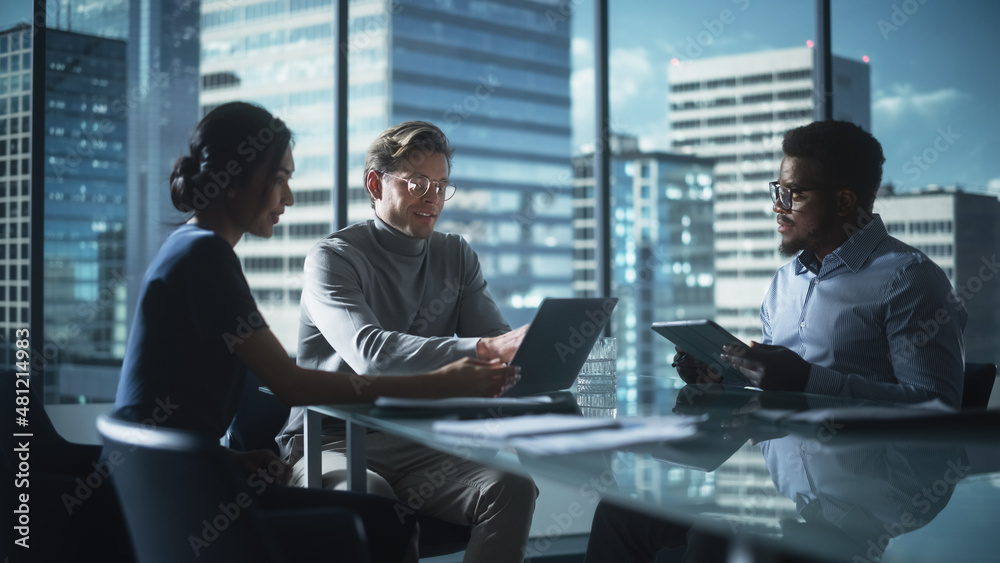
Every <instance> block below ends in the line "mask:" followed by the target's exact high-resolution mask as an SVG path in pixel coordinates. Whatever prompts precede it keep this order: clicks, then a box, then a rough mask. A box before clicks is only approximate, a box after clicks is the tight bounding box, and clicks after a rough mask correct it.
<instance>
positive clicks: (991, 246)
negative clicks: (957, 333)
mask: <svg viewBox="0 0 1000 563" xmlns="http://www.w3.org/2000/svg"><path fill="white" fill-rule="evenodd" d="M875 212H876V213H879V214H880V215H881V217H882V220H883V221H884V222H885V225H886V228H887V229H888V230H889V234H891V235H893V236H895V237H896V238H898V239H900V240H902V241H903V242H905V243H907V244H910V245H912V246H914V247H916V248H917V249H918V250H920V251H922V252H923V253H924V254H926V255H927V256H928V257H929V258H930V259H931V260H933V261H934V262H935V263H936V264H937V265H938V266H941V269H942V270H944V272H945V274H947V275H948V277H949V278H950V279H951V285H952V286H953V287H954V288H955V292H956V295H957V298H958V299H957V300H959V301H961V302H962V303H964V304H965V307H966V310H967V311H968V313H969V321H968V323H967V324H966V325H965V331H964V333H963V334H964V340H965V359H966V361H967V362H989V363H994V364H1000V348H998V346H997V342H996V334H997V333H998V332H1000V283H998V282H1000V263H998V262H997V249H998V248H1000V223H998V222H997V220H996V219H997V217H1000V201H998V200H997V197H996V196H993V195H986V194H975V193H968V192H963V191H962V190H960V189H957V188H940V187H928V188H926V189H924V190H920V191H916V192H907V193H903V194H894V195H885V196H881V195H880V196H879V197H878V198H877V199H876V200H875ZM973 225H974V226H975V228H969V227H970V226H973ZM953 301H955V300H950V301H949V302H953ZM952 313H953V311H945V314H952ZM936 322H938V321H936V320H934V319H921V320H919V321H918V325H917V326H915V327H914V334H913V340H912V341H913V342H914V344H919V342H920V341H921V339H922V338H924V337H931V336H933V335H934V333H936V332H937V331H936V328H935V323H936Z"/></svg>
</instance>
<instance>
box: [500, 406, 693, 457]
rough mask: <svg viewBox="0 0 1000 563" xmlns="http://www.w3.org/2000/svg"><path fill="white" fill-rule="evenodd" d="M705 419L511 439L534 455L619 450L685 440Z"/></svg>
mask: <svg viewBox="0 0 1000 563" xmlns="http://www.w3.org/2000/svg"><path fill="white" fill-rule="evenodd" d="M703 418H704V417H691V416H661V417H644V418H626V419H620V420H619V422H620V427H618V428H610V429H609V428H604V429H596V430H589V431H583V432H572V433H559V434H541V435H535V436H525V437H519V438H515V439H512V440H511V441H510V442H509V443H510V445H511V446H513V447H514V448H515V449H517V450H518V451H524V452H530V453H534V454H543V455H544V454H548V455H555V454H571V453H581V452H589V451H596V450H606V449H618V448H624V447H627V446H635V445H638V444H648V443H653V442H666V441H673V440H685V439H688V438H691V437H692V436H694V435H695V432H696V431H697V427H696V422H697V421H699V420H702V419H703Z"/></svg>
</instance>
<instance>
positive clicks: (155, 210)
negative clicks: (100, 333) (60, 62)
mask: <svg viewBox="0 0 1000 563" xmlns="http://www.w3.org/2000/svg"><path fill="white" fill-rule="evenodd" d="M118 1H119V0H90V2H91V3H92V4H103V3H108V2H110V3H117V2H118ZM128 13H129V17H128V22H129V31H128V53H127V57H126V58H127V61H126V65H127V68H128V72H127V75H126V76H127V78H128V83H127V85H126V86H127V88H126V92H125V95H124V96H123V97H122V98H121V100H120V101H119V103H118V104H116V106H115V108H114V113H115V118H116V119H117V120H118V121H119V123H121V125H122V126H125V127H127V128H128V145H129V150H128V177H127V182H128V225H127V228H128V237H127V277H128V291H127V300H128V319H129V322H131V321H132V319H133V318H134V317H135V303H136V299H137V298H138V296H139V288H140V287H141V285H142V278H143V275H144V274H145V272H146V267H147V266H148V265H149V263H150V262H152V260H153V257H154V256H156V253H157V252H158V251H159V250H160V245H162V244H163V241H164V239H165V238H166V236H167V234H168V233H169V232H170V231H171V230H172V229H173V228H174V227H175V226H176V225H177V223H178V222H179V221H181V220H182V219H183V215H182V214H181V213H180V212H178V211H177V210H175V209H174V206H173V204H172V203H171V202H170V190H169V185H170V182H169V178H170V171H171V170H172V169H173V165H174V161H175V160H176V159H177V157H179V156H180V155H181V154H183V153H185V152H187V147H188V139H189V138H190V136H191V132H192V131H193V130H194V127H195V125H197V123H198V119H199V115H198V80H199V76H198V60H199V46H200V41H199V35H198V22H199V18H200V10H199V2H198V0H130V4H129V8H128Z"/></svg>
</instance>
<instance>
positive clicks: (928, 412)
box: [754, 399, 958, 424]
mask: <svg viewBox="0 0 1000 563" xmlns="http://www.w3.org/2000/svg"><path fill="white" fill-rule="evenodd" d="M955 412H958V411H957V410H956V409H954V408H952V407H950V406H948V405H946V404H945V403H944V402H942V401H941V399H933V400H930V401H925V402H923V403H916V404H912V405H900V406H893V407H875V406H870V407H836V408H829V409H814V410H807V411H787V410H780V409H776V410H773V411H769V410H763V411H759V412H756V413H754V416H757V417H760V418H765V419H769V420H772V421H775V422H778V421H792V422H809V423H817V424H820V423H823V422H825V421H829V420H836V421H838V422H841V421H842V422H847V421H852V420H905V419H912V418H919V417H922V416H926V417H937V416H942V415H947V414H952V413H955Z"/></svg>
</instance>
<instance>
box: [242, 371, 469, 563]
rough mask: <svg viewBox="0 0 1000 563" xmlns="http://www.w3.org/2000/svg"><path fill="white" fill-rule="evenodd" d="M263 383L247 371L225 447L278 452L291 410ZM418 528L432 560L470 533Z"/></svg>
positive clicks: (440, 526)
mask: <svg viewBox="0 0 1000 563" xmlns="http://www.w3.org/2000/svg"><path fill="white" fill-rule="evenodd" d="M263 385H264V384H263V382H261V380H260V379H259V378H258V377H257V376H256V375H255V374H254V373H253V372H248V373H247V377H246V382H245V383H244V386H243V392H242V393H243V394H242V398H241V399H240V406H239V408H238V409H237V411H236V417H235V418H233V422H232V424H231V425H230V426H229V431H228V432H227V434H226V439H227V445H228V446H229V447H230V448H233V449H236V450H240V451H250V450H256V449H270V450H271V451H273V452H275V453H278V445H277V442H275V441H274V437H275V436H276V435H277V434H278V432H279V431H280V430H281V428H282V427H283V426H284V425H285V421H286V420H287V419H288V414H289V412H290V411H291V408H290V407H288V406H287V405H285V404H284V403H282V402H281V400H280V399H278V398H277V397H276V396H274V395H273V394H271V393H265V392H262V391H261V390H260V388H261V386H263ZM417 522H418V523H419V525H420V556H421V557H435V556H438V555H447V554H449V553H456V552H459V551H462V550H464V549H465V546H466V545H468V543H469V538H470V537H471V534H472V528H471V527H470V526H462V525H459V524H452V523H451V522H445V521H444V520H440V519H437V518H431V517H428V516H422V515H421V516H418V517H417Z"/></svg>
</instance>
